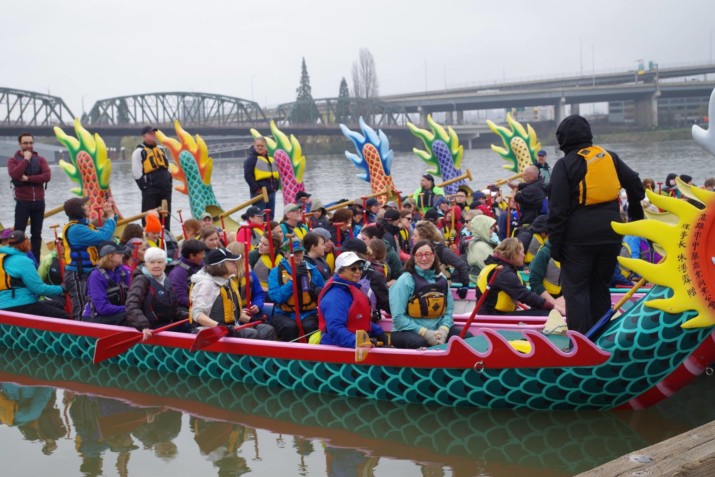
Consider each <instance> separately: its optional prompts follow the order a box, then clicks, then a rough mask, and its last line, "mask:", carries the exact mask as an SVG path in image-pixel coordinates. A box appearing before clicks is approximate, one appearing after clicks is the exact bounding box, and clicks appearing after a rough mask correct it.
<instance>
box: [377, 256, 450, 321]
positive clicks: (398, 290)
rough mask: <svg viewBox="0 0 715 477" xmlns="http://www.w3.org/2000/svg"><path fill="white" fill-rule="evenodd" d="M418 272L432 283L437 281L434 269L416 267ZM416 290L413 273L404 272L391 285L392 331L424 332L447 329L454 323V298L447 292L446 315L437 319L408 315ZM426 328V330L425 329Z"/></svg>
mask: <svg viewBox="0 0 715 477" xmlns="http://www.w3.org/2000/svg"><path fill="white" fill-rule="evenodd" d="M415 270H416V271H417V273H418V274H419V275H420V276H421V277H422V278H424V279H425V280H427V281H428V282H430V283H434V282H435V281H437V279H436V276H435V274H434V272H433V271H432V270H422V269H421V268H420V267H415ZM414 292H415V279H414V278H412V274H411V273H408V272H404V273H403V274H402V275H400V278H398V279H397V281H396V282H395V283H394V284H393V285H392V287H390V311H392V331H414V332H415V333H420V334H424V333H425V332H426V331H427V330H437V329H438V328H440V327H442V326H444V327H446V328H447V329H449V328H451V327H452V325H454V319H453V318H452V311H453V310H454V300H453V299H452V294H451V293H447V306H446V308H445V310H444V315H442V317H441V318H437V319H421V318H412V317H411V316H408V315H407V302H408V301H410V298H411V297H412V295H413V294H414ZM423 329H424V330H423Z"/></svg>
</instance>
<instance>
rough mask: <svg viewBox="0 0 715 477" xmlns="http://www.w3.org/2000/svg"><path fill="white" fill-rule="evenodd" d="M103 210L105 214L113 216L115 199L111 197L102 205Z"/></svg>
mask: <svg viewBox="0 0 715 477" xmlns="http://www.w3.org/2000/svg"><path fill="white" fill-rule="evenodd" d="M102 210H104V215H106V216H107V217H111V216H113V215H114V199H112V198H111V197H110V198H109V199H107V200H106V202H104V205H102Z"/></svg>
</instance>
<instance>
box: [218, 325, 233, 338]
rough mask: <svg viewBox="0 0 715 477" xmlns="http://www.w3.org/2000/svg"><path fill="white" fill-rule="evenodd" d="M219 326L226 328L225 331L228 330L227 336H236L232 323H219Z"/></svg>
mask: <svg viewBox="0 0 715 477" xmlns="http://www.w3.org/2000/svg"><path fill="white" fill-rule="evenodd" d="M219 326H223V327H224V328H226V331H228V334H227V336H236V332H235V330H234V328H235V327H234V325H227V324H226V323H219Z"/></svg>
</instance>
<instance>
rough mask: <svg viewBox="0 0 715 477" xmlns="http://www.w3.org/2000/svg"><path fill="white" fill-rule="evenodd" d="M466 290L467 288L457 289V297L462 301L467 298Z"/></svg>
mask: <svg viewBox="0 0 715 477" xmlns="http://www.w3.org/2000/svg"><path fill="white" fill-rule="evenodd" d="M467 290H469V289H468V288H467V287H462V288H459V289H457V296H458V297H459V298H461V299H462V300H464V299H465V298H467Z"/></svg>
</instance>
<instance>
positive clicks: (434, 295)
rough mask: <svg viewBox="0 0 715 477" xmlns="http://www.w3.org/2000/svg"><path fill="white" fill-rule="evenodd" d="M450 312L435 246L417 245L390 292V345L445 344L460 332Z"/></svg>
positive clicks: (430, 244)
mask: <svg viewBox="0 0 715 477" xmlns="http://www.w3.org/2000/svg"><path fill="white" fill-rule="evenodd" d="M453 308H454V301H453V300H452V294H451V293H450V292H449V283H448V282H447V279H446V278H445V277H444V276H443V275H442V274H441V273H440V263H439V258H437V253H436V251H435V246H434V244H433V243H432V242H430V241H428V240H420V241H418V242H417V243H415V246H414V248H413V249H412V254H411V256H410V258H409V259H408V260H407V262H406V263H405V267H404V273H403V274H402V275H401V276H400V278H398V279H397V281H396V282H395V284H394V285H392V287H391V288H390V310H391V311H392V338H391V341H392V345H393V346H394V347H395V348H407V349H416V348H423V347H426V346H436V345H440V344H444V343H446V342H447V340H448V339H449V337H451V336H454V335H457V334H459V333H460V332H461V330H460V329H459V328H457V327H456V326H454V320H453V318H452V310H453Z"/></svg>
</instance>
